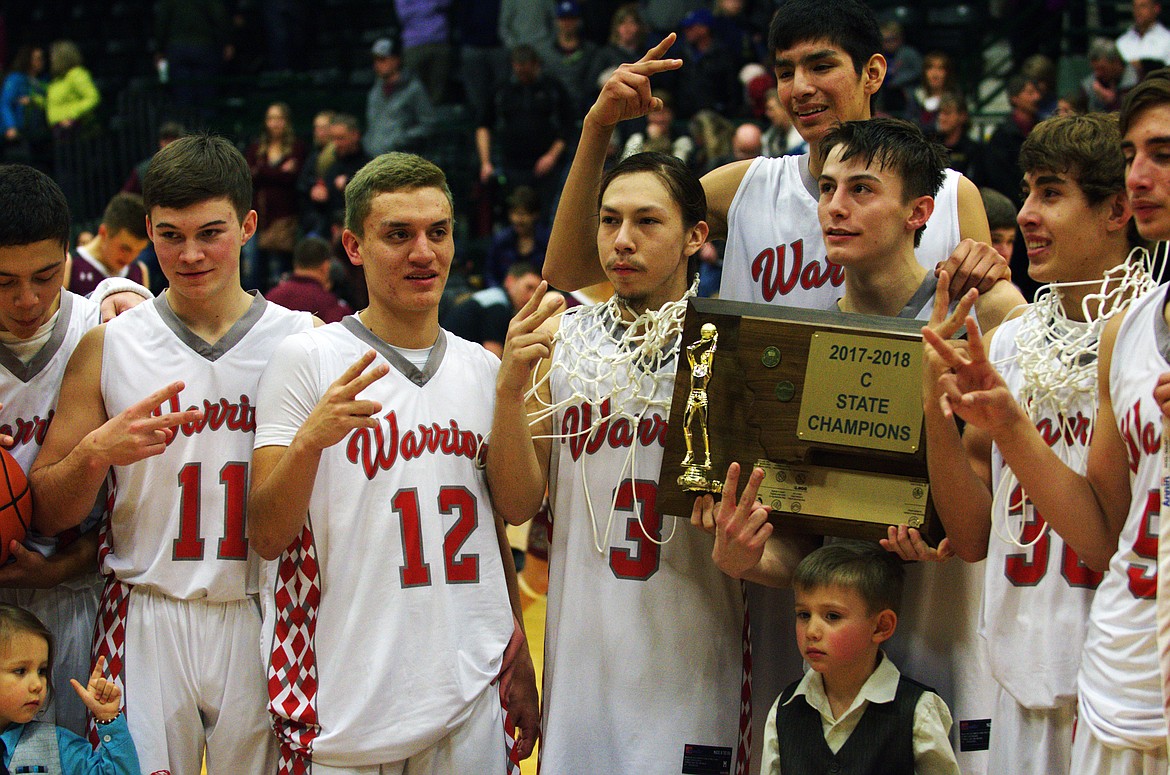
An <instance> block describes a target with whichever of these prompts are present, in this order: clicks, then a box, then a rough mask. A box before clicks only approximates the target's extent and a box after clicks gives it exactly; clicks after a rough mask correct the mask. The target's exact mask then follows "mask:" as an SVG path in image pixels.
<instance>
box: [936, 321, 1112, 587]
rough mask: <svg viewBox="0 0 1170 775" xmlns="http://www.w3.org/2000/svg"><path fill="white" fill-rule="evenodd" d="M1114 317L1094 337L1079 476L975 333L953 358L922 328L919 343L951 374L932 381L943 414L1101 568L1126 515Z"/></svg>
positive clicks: (1093, 565)
mask: <svg viewBox="0 0 1170 775" xmlns="http://www.w3.org/2000/svg"><path fill="white" fill-rule="evenodd" d="M1120 322H1121V318H1120V316H1119V317H1118V318H1115V319H1114V320H1111V321H1110V322H1109V324H1108V325H1107V326H1106V328H1105V332H1104V334H1103V335H1102V337H1101V345H1100V351H1099V361H1100V363H1099V366H1098V382H1099V386H1098V399H1097V400H1098V404H1097V420H1096V423H1095V425H1094V431H1093V440H1092V443H1091V444H1090V447H1089V462H1088V470H1087V474H1086V475H1085V476H1081V475H1080V474H1078V473H1077V472H1076V471H1073V470H1072V469H1071V468H1069V467H1068V466H1067V465H1066V464H1065V463H1064V461H1062V460H1061V459H1060V458H1059V457H1058V456H1057V455H1056V453H1055V452H1053V451H1052V449H1051V448H1050V447H1049V446H1048V444H1047V443H1046V442H1045V441H1044V439H1043V438H1042V437H1041V436H1040V433H1039V431H1037V430H1036V426H1035V425H1034V424H1033V423H1032V421H1031V419H1030V418H1029V417H1028V415H1027V413H1026V412H1025V411H1024V410H1023V408H1022V407H1021V406H1020V405H1019V404H1018V403H1017V402H1016V400H1015V399H1014V398H1013V397H1012V395H1011V393H1010V391H1009V390H1008V389H1007V386H1006V385H1005V384H1004V382H1003V379H1002V378H1000V376H999V374H998V373H997V372H996V371H995V369H994V368H992V367H991V364H990V363H989V362H988V360H987V355H986V352H985V350H984V348H983V340H982V337H980V335H979V332H978V331H977V330H974V325H973V321H972V322H971V323H969V324H968V329H967V330H968V331H969V332H970V340H969V344H970V348H969V352H968V353H962V352H958V351H957V350H955V349H954V348H952V347H950V346H949V345H948V344H947V343H946V342H944V341H942V340H941V339H940V338H938V337H937V335H935V334H934V333H933V332H931V331H930V330H929V329H924V330H923V337H924V338H926V339H927V341H928V342H929V343H930V345H931V346H932V347H933V348H934V349H935V350H936V351H937V352H938V353H939V355H940V356H941V357H942V358H943V360H944V361H945V362H946V364H947V365H948V366H949V368H950V369H951V370H952V371H953V372H954V373H953V374H952V373H948V374H944V375H943V376H942V377H941V378H940V381H939V382H940V388H941V391H942V393H943V396H942V399H941V407H942V412H943V414H944V415H946V416H948V417H950V416H952V415H953V414H957V415H958V416H959V417H961V418H963V419H964V420H965V421H966V422H967V423H968V425H975V426H977V427H980V428H983V429H984V430H985V431H986V432H987V433H988V434H989V435H990V436H991V437H992V438H993V439H994V440H995V443H996V445H997V446H998V448H999V451H1000V453H1001V454H1002V455H1003V458H1004V462H1005V463H1006V464H1007V465H1008V466H1010V467H1011V469H1012V471H1013V472H1014V473H1015V475H1016V478H1017V479H1018V480H1019V481H1020V484H1021V486H1022V487H1023V488H1024V490H1025V492H1027V493H1028V498H1029V499H1030V500H1031V501H1032V503H1033V505H1034V506H1035V508H1036V510H1037V511H1039V512H1040V513H1041V514H1043V515H1044V518H1045V520H1046V521H1047V522H1048V524H1049V525H1051V526H1052V529H1053V530H1055V531H1056V532H1058V533H1059V534H1060V536H1061V538H1063V539H1064V541H1065V543H1066V544H1068V545H1069V546H1071V547H1072V548H1073V550H1074V551H1075V552H1076V553H1077V555H1078V556H1079V557H1080V558H1081V559H1082V560H1083V561H1084V562H1085V563H1086V564H1087V565H1088V566H1089V567H1091V568H1093V569H1094V570H1098V571H1103V570H1105V569H1106V568H1107V567H1108V565H1109V558H1110V557H1112V556H1113V553H1114V552H1115V551H1116V549H1117V537H1118V535H1119V534H1120V532H1121V528H1122V526H1123V525H1124V524H1125V518H1126V516H1127V514H1128V511H1129V502H1130V492H1129V469H1128V466H1127V464H1126V460H1127V456H1126V451H1125V444H1124V442H1123V441H1122V439H1121V436H1120V434H1119V433H1118V431H1117V423H1116V421H1115V419H1114V415H1113V409H1112V404H1111V402H1110V400H1109V364H1110V361H1111V360H1112V352H1113V342H1114V340H1115V339H1116V336H1117V327H1118V326H1119V325H1120Z"/></svg>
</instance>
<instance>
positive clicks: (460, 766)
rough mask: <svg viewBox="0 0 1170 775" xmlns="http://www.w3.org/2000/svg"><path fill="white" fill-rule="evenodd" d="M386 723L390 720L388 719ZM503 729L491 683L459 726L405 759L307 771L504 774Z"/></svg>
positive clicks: (334, 774)
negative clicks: (428, 746)
mask: <svg viewBox="0 0 1170 775" xmlns="http://www.w3.org/2000/svg"><path fill="white" fill-rule="evenodd" d="M387 723H392V721H391V720H387ZM506 743H507V741H506V739H505V733H504V711H503V708H502V707H500V688H499V687H498V686H497V685H496V684H494V683H493V684H490V685H489V686H488V687H487V689H485V690H484V692H483V694H481V695H480V697H479V699H478V700H476V701H475V704H474V705H473V706H472V708H471V715H469V716H468V717H467V720H466V721H464V722H463V723H462V724H461V725H460V726H459V728H458V729H456V730H455V731H454V732H452V733H451V734H449V735H447V736H446V737H444V738H443V739H442V740H440V741H439V742H437V743H435V744H434V745H433V746H431V747H430V748H428V749H426V750H425V751H420V752H419V753H417V754H415V755H414V756H412V757H410V758H409V759H407V760H405V761H399V762H388V763H386V764H374V765H370V766H368V767H330V766H329V765H326V764H321V763H320V762H313V763H312V764H311V765H310V769H309V773H310V775H451V774H452V773H469V774H470V773H483V775H506V773H508V772H509V771H510V769H511V765H510V764H509V761H508V750H507V745H506Z"/></svg>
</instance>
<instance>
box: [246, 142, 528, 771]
mask: <svg viewBox="0 0 1170 775" xmlns="http://www.w3.org/2000/svg"><path fill="white" fill-rule="evenodd" d="M345 200H346V229H345V231H344V233H343V234H342V244H343V245H344V247H345V251H346V254H347V255H348V256H349V259H350V261H352V262H353V263H354V264H356V265H359V266H361V267H362V271H363V272H364V273H365V277H366V283H367V285H368V286H369V291H370V304H369V306H368V307H366V308H365V309H363V310H361V311H360V312H358V313H357V314H356V315H351V316H349V317H346V318H345V319H344V320H342V321H341V322H339V323H331V324H329V325H327V326H322V327H320V328H318V329H315V330H313V331H311V332H305V333H301V334H297V335H295V336H290V337H289V338H288V339H287V340H286V341H285V342H284V343H282V344H281V346H280V348H279V349H278V351H277V352H276V354H275V355H274V356H273V358H272V363H271V365H270V367H269V368H268V369H267V370H266V371H265V372H264V375H263V377H262V378H261V381H260V403H259V407H258V413H257V432H256V451H255V458H254V473H253V492H252V497H251V499H250V501H249V515H250V517H251V532H250V536H251V538H252V541H253V543H254V545H255V547H256V550H257V551H258V552H259V553H260V554H261V555H262V556H264V557H265V558H268V559H276V560H277V561H278V562H277V563H276V564H275V566H274V567H273V574H274V576H275V577H274V578H273V580H272V581H273V583H272V584H269V585H266V589H265V592H264V596H263V608H264V622H265V633H266V634H265V638H264V640H263V642H264V644H265V646H266V648H268V649H269V650H270V654H268V655H266V656H267V657H268V676H269V683H268V685H269V692H270V700H271V702H270V706H269V708H270V712H271V713H272V716H273V721H274V725H275V727H276V730H277V734H278V736H279V737H280V747H281V762H280V770H279V772H281V773H304V772H310V771H311V772H312V773H313V774H314V775H327V774H329V773H338V774H339V775H340V774H341V773H346V774H352V773H387V774H389V773H403V772H406V773H431V774H432V775H440V774H441V773H463V772H466V773H503V772H505V762H506V760H507V756H508V754H507V750H506V749H507V747H508V746H509V743H508V741H507V739H506V736H505V733H504V729H505V726H504V721H503V718H502V710H501V694H506V695H507V700H508V708H507V709H508V711H509V714H510V715H512V717H513V718H514V719H515V720H516V722H517V724H518V725H519V726H520V727H521V730H522V736H521V739H520V740H518V741H517V743H516V746H517V749H516V751H515V753H514V758H517V757H518V758H522V757H524V756H527V754H528V753H529V752H531V749H532V745H533V744H534V743H535V741H536V735H537V726H538V723H537V719H536V684H535V677H534V676H532V675H531V672H530V670H531V669H530V667H529V664H530V663H528V662H527V659H528V658H527V656H526V655H525V656H522V657H520V659H521V660H524V661H525V669H526V670H527V671H528V672H527V675H525V676H524V679H523V680H522V681H516V680H515V679H513V680H512V686H513V687H517V686H519V687H520V688H521V689H522V690H526V689H527V688H529V687H530V689H531V691H530V692H529V693H528V694H527V695H526V697H527V698H528V699H529V700H530V701H528V702H527V704H523V703H518V702H514V701H513V700H514V695H512V694H508V692H507V691H506V690H504V691H503V692H501V689H500V687H499V686H498V685H497V682H496V678H497V676H498V675H500V672H501V669H502V667H503V665H504V659H505V646H507V645H508V644H509V638H510V637H512V636H514V626H513V625H514V621H513V613H512V612H513V610H516V609H515V608H513V607H511V606H516V605H517V600H516V598H515V597H513V599H512V601H511V603H510V600H509V593H510V591H511V590H510V589H509V584H508V581H507V580H506V574H508V573H510V572H511V571H510V570H509V569H508V568H507V564H509V563H510V558H511V550H510V549H508V548H507V545H506V543H503V544H501V541H500V537H501V536H502V523H500V522H499V521H498V520H497V519H496V517H495V514H494V512H493V508H492V506H493V504H492V498H491V497H490V496H489V492H488V489H487V482H486V479H485V475H484V472H483V470H482V468H480V467H479V466H477V459H479V458H480V456H481V455H482V453H483V444H484V438H485V437H486V436H487V434H488V431H489V429H490V427H491V418H492V407H493V404H494V399H493V387H494V385H495V376H496V370H497V369H498V368H499V360H498V359H497V358H496V357H495V356H494V355H492V354H490V353H489V352H487V351H486V350H485V349H483V348H482V347H481V346H479V345H478V344H474V343H472V342H468V341H466V340H463V339H460V338H458V337H456V336H453V335H450V334H447V333H446V332H445V331H443V330H442V329H441V328H440V327H439V311H438V310H439V301H440V299H441V298H442V295H443V287H444V285H445V284H446V281H447V276H448V273H449V272H450V269H451V260H452V258H453V256H454V253H455V243H454V239H453V221H454V212H453V208H452V202H451V191H450V189H449V188H448V187H447V181H446V177H445V176H444V175H443V172H442V170H440V169H439V168H438V167H436V166H435V165H434V164H432V163H430V162H428V161H426V160H425V159H422V158H421V157H418V156H414V155H411V154H404V153H388V154H383V155H382V156H379V157H378V158H376V159H374V160H373V161H371V162H369V163H368V164H366V165H365V166H364V167H362V169H361V170H359V171H358V172H357V174H355V175H354V177H353V179H352V180H351V181H350V183H349V185H348V186H347V187H346V189H345ZM505 553H506V554H505ZM502 557H507V558H508V559H507V560H503V559H501V558H502ZM519 642H520V643H522V642H523V641H522V639H521V640H520V641H519ZM522 653H524V652H523V651H522ZM355 655H361V659H360V663H355V661H354V656H355ZM525 714H527V715H525Z"/></svg>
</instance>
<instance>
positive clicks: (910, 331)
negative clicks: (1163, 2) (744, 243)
mask: <svg viewBox="0 0 1170 775" xmlns="http://www.w3.org/2000/svg"><path fill="white" fill-rule="evenodd" d="M712 326H713V327H714V330H715V332H717V333H716V334H714V335H713V336H712V335H711V334H709V333H708V332H709V331H710V327H712ZM921 327H922V322H921V321H916V320H907V319H902V318H885V317H875V316H871V315H852V314H845V313H841V312H819V311H815V310H801V309H794V308H786V307H778V306H774V305H769V304H748V303H744V302H731V301H721V300H716V299H692V300H691V302H690V305H689V306H688V308H687V316H686V320H685V322H684V326H683V337H682V341H683V344H682V347H681V350H682V354H680V358H679V366H678V374H677V376H676V379H675V388H674V395H673V401H672V403H671V410H670V421H669V426H668V427H669V430H668V432H667V438H666V450H665V454H664V457H663V464H662V471H661V475H660V483H659V490H658V508H659V511H661V512H662V513H664V514H676V515H687V514H690V513H691V507H692V504H693V503H694V499H695V497H696V496H697V495H698V494H700V493H702V492H715V491H718V490H719V488H718V487H717V485H718V483H719V482H718V480H721V479H723V478H724V475H725V474H726V472H727V466H728V465H729V464H730V463H732V462H733V461H736V462H739V463H740V465H741V468H742V469H743V473H741V475H740V488H741V490H742V487H743V485H744V484H745V483H746V481H747V471H749V470H750V469H751V467H752V466H759V467H761V468H763V469H764V472H765V479H764V483H763V484H762V485H761V487H760V493H759V497H760V500H761V501H763V502H764V503H765V504H766V505H770V506H771V507H772V519H773V521H774V522H776V524H777V526H780V527H784V528H785V529H789V530H795V531H799V532H809V533H816V534H821V535H834V536H848V537H855V538H870V539H877V538H884V537H885V536H886V532H887V528H888V526H889V525H901V524H905V525H910V526H911V527H917V528H918V529H919V530H921V531H922V533H923V535H924V536H925V537H926V538H927V540H928V541H930V543H932V544H934V543H937V541H938V540H940V539H941V538H942V535H943V531H942V526H941V524H940V523H939V521H938V518H937V516H936V515H935V513H934V507H933V503H932V501H931V498H930V487H929V483H928V481H927V473H926V454H925V437H924V429H923V422H922V387H921V385H922V374H921V369H922V342H921V339H922V336H921V333H920V330H921ZM704 337H706V339H705V338H704ZM710 339H715V340H716V341H717V342H718V348H717V350H715V351H714V352H713V353H712V356H711V357H710V358H708V359H707V361H706V362H705V363H704V364H702V365H703V366H704V367H705V368H704V370H703V371H702V372H701V373H700V374H699V375H698V377H699V378H698V379H696V375H694V374H692V369H691V364H690V363H689V361H691V360H694V358H693V357H690V358H688V354H687V353H688V352H695V351H689V350H688V347H695V348H699V350H696V351H701V350H702V343H703V342H704V341H707V340H710ZM712 349H715V348H712ZM696 363H698V361H696ZM700 402H701V403H702V410H703V411H702V413H701V414H702V417H701V419H702V428H701V430H702V434H701V437H702V442H700V441H699V439H700V434H699V427H700V424H699V422H698V421H697V420H696V414H697V413H696V410H695V407H696V405H697V404H698V403H700ZM684 419H686V420H689V423H688V424H687V425H689V428H688V429H687V433H688V434H689V435H690V439H688V438H685V434H684V427H687V425H684ZM700 444H705V446H703V447H700V446H699V445H700ZM700 451H701V452H704V453H706V454H705V455H701V454H697V453H699V452H700ZM684 459H685V460H684ZM684 462H686V465H684ZM704 463H705V464H706V465H705V466H704V465H702V464H704Z"/></svg>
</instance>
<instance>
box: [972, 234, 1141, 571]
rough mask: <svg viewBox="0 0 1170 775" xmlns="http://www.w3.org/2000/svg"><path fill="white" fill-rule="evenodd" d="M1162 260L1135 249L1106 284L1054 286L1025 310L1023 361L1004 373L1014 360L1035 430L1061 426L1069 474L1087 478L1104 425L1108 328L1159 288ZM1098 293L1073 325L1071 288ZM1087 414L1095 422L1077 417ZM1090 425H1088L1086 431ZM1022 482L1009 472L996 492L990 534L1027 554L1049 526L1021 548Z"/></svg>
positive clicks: (1019, 357) (1059, 443)
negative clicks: (1099, 396) (1091, 447)
mask: <svg viewBox="0 0 1170 775" xmlns="http://www.w3.org/2000/svg"><path fill="white" fill-rule="evenodd" d="M1154 264H1155V260H1154V257H1153V256H1151V254H1150V253H1149V252H1148V251H1146V250H1145V249H1143V248H1134V249H1133V250H1132V251H1130V254H1129V257H1128V258H1126V260H1125V261H1124V262H1123V263H1121V264H1118V265H1117V266H1115V267H1113V268H1112V269H1110V270H1108V271H1107V272H1105V274H1104V275H1103V276H1102V278H1101V279H1100V280H1089V281H1084V282H1075V283H1051V284H1049V285H1045V286H1043V287H1042V288H1041V289H1040V290H1039V291H1037V293H1036V301H1034V302H1033V303H1032V304H1030V305H1028V306H1027V307H1026V308H1025V311H1024V313H1023V315H1021V318H1022V319H1021V322H1020V325H1019V328H1018V329H1017V330H1016V340H1015V343H1016V350H1017V352H1016V354H1015V355H1013V356H1010V357H1009V358H1006V359H1003V360H1000V361H997V362H995V363H993V364H992V365H994V366H996V367H997V368H998V367H1000V366H1001V365H1003V364H1006V363H1010V362H1011V361H1015V362H1016V365H1017V366H1018V367H1019V369H1020V376H1021V379H1022V382H1023V385H1022V387H1021V389H1020V395H1019V401H1020V405H1021V406H1023V408H1024V411H1025V412H1027V414H1028V419H1029V420H1031V422H1032V424H1033V425H1036V424H1038V423H1039V422H1040V421H1041V420H1043V419H1046V418H1047V419H1051V420H1054V421H1055V422H1056V423H1057V427H1054V428H1053V429H1052V433H1054V434H1055V435H1056V441H1055V443H1053V444H1052V450H1053V451H1054V452H1056V453H1057V454H1058V455H1060V456H1061V459H1062V460H1065V461H1066V462H1067V464H1068V465H1069V467H1070V468H1073V469H1074V470H1077V471H1083V470H1084V466H1085V459H1086V455H1087V450H1088V445H1087V443H1082V444H1077V443H1076V441H1077V439H1078V438H1080V439H1086V440H1087V439H1090V438H1092V435H1093V426H1094V424H1095V423H1096V419H1097V401H1096V399H1095V395H1096V392H1097V362H1098V361H1097V351H1098V346H1099V344H1100V342H1101V332H1102V331H1103V330H1104V328H1105V324H1106V323H1108V322H1109V320H1110V319H1111V318H1113V317H1114V316H1116V315H1117V314H1118V313H1119V312H1122V311H1124V310H1125V308H1126V307H1127V306H1128V304H1129V303H1130V302H1131V301H1133V300H1134V299H1136V298H1138V297H1139V296H1141V295H1142V294H1144V293H1145V292H1147V291H1149V290H1150V289H1152V288H1154V287H1155V286H1156V285H1157V280H1156V279H1155V278H1154ZM1085 286H1096V287H1097V291H1095V292H1093V293H1089V294H1086V295H1085V297H1084V299H1082V300H1081V316H1082V317H1083V320H1073V319H1071V318H1069V317H1068V315H1067V314H1066V312H1065V309H1064V305H1063V303H1062V299H1063V289H1064V288H1074V287H1085ZM1084 408H1088V416H1087V417H1086V416H1085V415H1084V414H1083V413H1081V414H1079V416H1078V414H1077V410H1078V409H1082V410H1083V409H1084ZM1086 423H1087V426H1086V425H1085V424H1086ZM1017 484H1019V479H1018V478H1017V477H1016V475H1015V473H1014V472H1013V471H1012V470H1011V468H1009V467H1008V466H1006V465H1005V466H1004V467H1003V475H1002V476H1001V477H1000V481H999V484H998V485H997V486H996V492H995V497H994V498H993V499H992V504H993V506H992V515H991V528H992V530H993V531H994V532H995V535H996V537H998V538H999V539H1000V540H1001V541H1004V542H1006V543H1009V544H1012V545H1014V546H1017V547H1020V548H1023V549H1027V548H1029V547H1031V546H1033V545H1035V544H1036V543H1037V542H1038V541H1040V540H1041V539H1042V538H1043V537H1044V536H1045V534H1046V533H1047V531H1048V523H1047V522H1045V523H1044V524H1043V525H1042V526H1041V528H1040V530H1038V531H1037V533H1036V535H1035V537H1033V538H1032V540H1030V541H1028V542H1023V541H1021V538H1022V537H1023V535H1024V531H1025V529H1026V528H1027V525H1028V504H1029V500H1028V496H1027V493H1026V492H1024V490H1023V487H1021V488H1020V498H1019V500H1018V501H1017V503H1016V506H1017V507H1018V508H1019V513H1018V514H1017V515H1016V517H1015V518H1014V519H1013V516H1012V513H1011V512H1012V507H1013V504H1012V500H1011V498H1010V494H1011V493H1012V492H1013V490H1014V489H1015V487H1016V485H1017Z"/></svg>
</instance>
